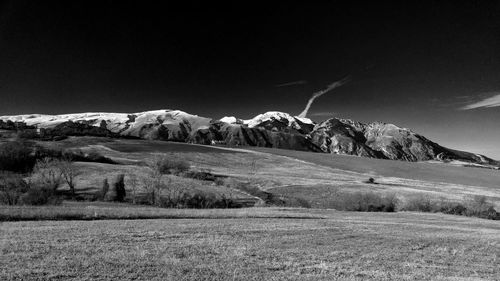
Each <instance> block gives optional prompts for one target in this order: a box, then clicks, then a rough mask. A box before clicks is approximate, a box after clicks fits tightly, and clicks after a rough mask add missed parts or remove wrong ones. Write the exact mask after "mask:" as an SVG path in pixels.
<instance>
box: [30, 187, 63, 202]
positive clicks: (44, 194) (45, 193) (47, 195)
mask: <svg viewBox="0 0 500 281" xmlns="http://www.w3.org/2000/svg"><path fill="white" fill-rule="evenodd" d="M21 202H22V204H25V205H47V204H51V205H57V204H60V203H61V200H60V199H59V198H58V197H57V196H55V194H54V190H53V189H52V188H51V187H50V186H43V185H34V186H32V187H30V188H29V189H28V192H26V193H24V194H23V195H22V196H21Z"/></svg>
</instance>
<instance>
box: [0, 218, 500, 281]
mask: <svg viewBox="0 0 500 281" xmlns="http://www.w3.org/2000/svg"><path fill="white" fill-rule="evenodd" d="M262 210H264V211H267V210H269V211H270V212H274V211H276V210H275V209H249V210H246V212H248V214H252V213H253V212H256V213H258V212H262ZM227 211H230V212H233V210H223V212H224V213H219V215H222V216H224V214H225V212H227ZM280 212H287V211H286V210H282V211H280ZM291 212H295V211H291ZM300 212H309V213H310V214H314V215H315V216H318V215H320V216H322V217H324V219H309V220H303V219H301V220H299V219H277V218H260V219H257V218H245V219H241V218H238V219H223V220H221V219H176V220H142V221H137V220H133V221H132V220H125V221H65V222H50V221H44V222H8V223H2V225H1V226H2V227H1V228H0V239H1V240H0V251H1V252H0V253H1V255H0V279H2V280H41V279H43V280H49V279H50V280H54V279H64V280H500V225H499V224H498V223H495V222H491V221H486V220H479V219H471V218H463V217H455V216H449V215H448V216H447V215H437V214H414V213H396V214H387V213H344V212H334V211H325V210H307V211H306V210H300ZM248 214H247V215H248Z"/></svg>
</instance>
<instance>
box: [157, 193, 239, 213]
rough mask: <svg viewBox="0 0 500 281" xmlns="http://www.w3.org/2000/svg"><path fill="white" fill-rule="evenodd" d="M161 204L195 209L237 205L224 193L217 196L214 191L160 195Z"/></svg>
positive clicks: (165, 206)
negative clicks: (172, 195) (174, 195)
mask: <svg viewBox="0 0 500 281" xmlns="http://www.w3.org/2000/svg"><path fill="white" fill-rule="evenodd" d="M159 206H160V207H163V208H194V209H209V208H232V207H235V206H236V204H235V202H234V201H233V200H232V199H231V198H228V197H226V196H224V195H222V196H220V197H217V196H216V195H215V194H213V193H203V192H200V191H198V192H194V193H188V192H184V193H182V194H181V195H180V196H179V197H177V198H173V197H160V199H159Z"/></svg>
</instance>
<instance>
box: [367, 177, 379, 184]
mask: <svg viewBox="0 0 500 281" xmlns="http://www.w3.org/2000/svg"><path fill="white" fill-rule="evenodd" d="M365 183H369V184H376V182H375V179H374V178H369V179H367V180H366V181H365Z"/></svg>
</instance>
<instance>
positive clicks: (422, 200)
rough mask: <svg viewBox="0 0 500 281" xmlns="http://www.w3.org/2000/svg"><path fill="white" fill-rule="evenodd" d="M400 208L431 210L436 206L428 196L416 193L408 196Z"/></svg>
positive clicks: (402, 209)
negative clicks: (416, 194)
mask: <svg viewBox="0 0 500 281" xmlns="http://www.w3.org/2000/svg"><path fill="white" fill-rule="evenodd" d="M400 209H401V211H416V212H432V211H434V210H436V209H437V207H436V206H434V204H433V203H432V201H431V199H430V198H429V197H428V196H425V195H418V196H415V197H412V198H409V199H408V200H407V201H406V202H405V203H404V205H403V206H402V207H401V208H400Z"/></svg>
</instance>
